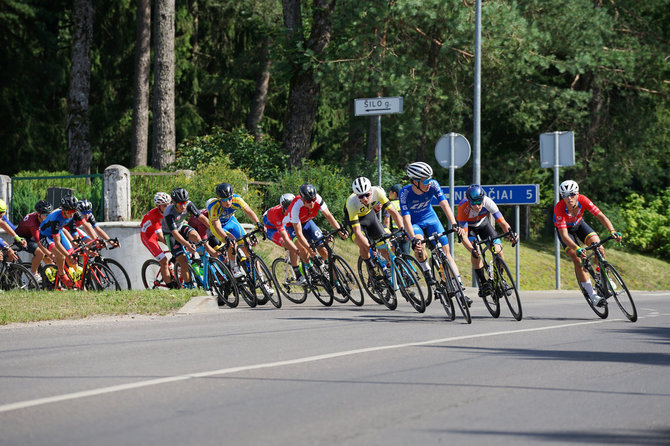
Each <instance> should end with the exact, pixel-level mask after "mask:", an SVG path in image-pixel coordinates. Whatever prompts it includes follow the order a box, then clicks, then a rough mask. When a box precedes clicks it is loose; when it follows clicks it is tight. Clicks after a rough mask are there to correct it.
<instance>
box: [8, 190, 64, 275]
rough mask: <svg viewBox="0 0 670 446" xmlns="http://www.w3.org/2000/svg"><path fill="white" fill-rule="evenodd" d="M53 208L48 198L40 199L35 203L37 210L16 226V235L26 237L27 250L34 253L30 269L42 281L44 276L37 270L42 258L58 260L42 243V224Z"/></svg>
mask: <svg viewBox="0 0 670 446" xmlns="http://www.w3.org/2000/svg"><path fill="white" fill-rule="evenodd" d="M52 210H53V207H52V206H51V203H49V202H48V201H46V200H40V201H38V202H37V203H36V204H35V212H31V213H30V214H28V215H26V216H25V217H23V220H21V222H20V223H19V226H18V227H17V228H16V235H18V236H20V237H23V238H24V239H26V242H27V246H26V251H28V252H29V253H30V254H32V255H33V260H32V263H31V265H30V271H31V272H32V273H33V275H34V276H35V279H37V281H38V282H41V281H42V276H40V274H39V273H38V272H37V269H38V268H39V266H40V264H41V263H42V259H44V258H45V257H46V258H47V259H50V260H51V261H52V262H55V261H56V256H55V255H54V254H52V253H51V252H50V251H49V249H48V248H46V247H45V246H44V245H42V244H41V243H40V225H41V224H42V222H43V221H44V219H45V218H46V217H47V215H49V213H51V211H52Z"/></svg>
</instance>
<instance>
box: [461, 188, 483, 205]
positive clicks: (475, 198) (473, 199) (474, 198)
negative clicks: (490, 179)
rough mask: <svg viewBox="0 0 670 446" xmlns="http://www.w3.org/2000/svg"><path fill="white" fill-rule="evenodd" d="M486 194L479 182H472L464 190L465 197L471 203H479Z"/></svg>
mask: <svg viewBox="0 0 670 446" xmlns="http://www.w3.org/2000/svg"><path fill="white" fill-rule="evenodd" d="M485 196H486V192H485V191H484V189H483V188H482V187H481V186H480V185H479V184H472V185H470V187H468V190H467V191H466V192H465V197H466V198H467V199H468V201H469V202H470V203H471V204H481V202H482V200H484V197H485Z"/></svg>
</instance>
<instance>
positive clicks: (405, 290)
mask: <svg viewBox="0 0 670 446" xmlns="http://www.w3.org/2000/svg"><path fill="white" fill-rule="evenodd" d="M393 260H394V263H395V271H396V281H397V282H398V286H399V287H400V293H401V294H402V295H403V297H404V298H405V299H406V300H407V302H409V304H410V305H411V306H412V307H413V308H414V309H415V310H416V311H417V312H419V313H423V312H425V311H426V301H425V299H424V297H423V292H422V291H421V286H420V285H419V280H420V279H419V278H420V277H423V276H422V275H421V273H419V272H415V271H414V270H413V269H412V267H411V266H410V265H409V264H408V263H407V262H406V261H405V260H403V259H401V258H400V257H396V258H395V259H393Z"/></svg>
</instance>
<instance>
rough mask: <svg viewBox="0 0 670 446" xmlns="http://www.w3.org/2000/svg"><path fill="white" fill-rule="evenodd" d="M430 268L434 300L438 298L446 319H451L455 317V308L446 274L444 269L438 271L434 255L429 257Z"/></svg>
mask: <svg viewBox="0 0 670 446" xmlns="http://www.w3.org/2000/svg"><path fill="white" fill-rule="evenodd" d="M430 269H431V270H432V272H433V277H435V282H436V284H435V300H439V301H440V303H441V304H442V308H444V312H445V313H446V314H447V319H449V320H450V321H453V320H454V319H456V309H455V308H454V301H453V299H452V298H451V294H450V293H449V289H448V288H447V276H446V275H445V274H444V271H440V269H439V268H438V267H437V262H436V261H435V260H434V257H431V258H430Z"/></svg>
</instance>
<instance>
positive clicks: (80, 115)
mask: <svg viewBox="0 0 670 446" xmlns="http://www.w3.org/2000/svg"><path fill="white" fill-rule="evenodd" d="M73 15H74V30H73V34H72V67H71V70H70V93H69V97H68V115H67V127H66V129H67V144H68V170H69V171H70V173H72V174H74V175H81V174H88V173H90V172H91V141H90V139H89V109H88V100H89V97H88V96H89V92H90V90H91V41H92V40H93V3H92V0H74V10H73Z"/></svg>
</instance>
